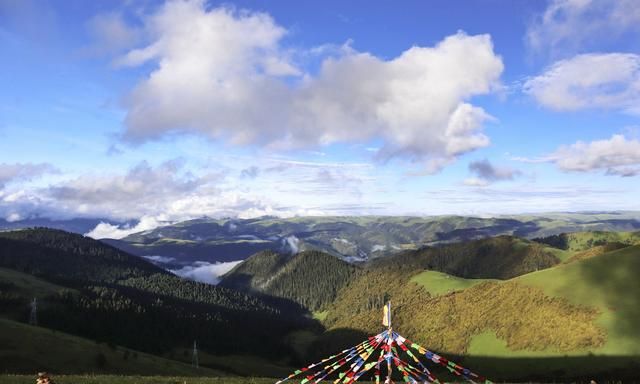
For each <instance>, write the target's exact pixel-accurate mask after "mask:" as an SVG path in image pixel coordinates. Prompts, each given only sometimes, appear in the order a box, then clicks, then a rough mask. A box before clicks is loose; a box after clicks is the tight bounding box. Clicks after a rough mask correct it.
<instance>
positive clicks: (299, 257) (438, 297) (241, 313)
mask: <svg viewBox="0 0 640 384" xmlns="http://www.w3.org/2000/svg"><path fill="white" fill-rule="evenodd" d="M438 220H440V222H438ZM332 228H333V229H332ZM636 228H638V221H637V219H634V218H633V214H630V213H589V214H584V213H583V214H556V215H549V216H548V217H546V218H541V217H536V218H533V217H524V216H520V217H519V219H515V218H499V219H486V218H462V217H444V218H440V219H437V218H405V217H395V218H382V217H364V218H322V219H320V218H295V219H275V218H261V219H255V220H231V219H228V220H212V219H199V220H193V221H188V222H184V223H179V224H176V225H171V226H166V227H161V228H156V229H154V230H152V231H147V232H143V233H139V234H134V235H131V236H129V237H127V238H125V239H123V241H118V242H114V241H108V240H104V241H97V240H94V239H90V238H87V237H84V236H82V235H78V234H73V233H69V232H64V231H61V230H52V229H46V228H36V229H26V230H14V231H6V232H0V309H1V310H2V311H1V312H0V313H1V316H0V318H2V319H0V322H1V323H2V324H0V325H2V329H4V331H0V341H3V343H0V345H4V346H5V348H0V356H1V357H3V359H2V361H3V363H1V364H2V366H1V367H0V369H2V370H4V371H12V372H16V371H22V372H24V371H26V370H27V368H31V367H34V366H38V367H42V369H46V370H50V371H54V372H56V369H58V371H59V372H64V371H65V370H66V371H73V372H87V371H95V372H114V371H116V370H117V369H121V370H122V372H132V373H139V372H140V370H142V371H145V370H146V372H160V371H162V372H167V373H169V374H198V372H195V371H193V370H191V369H190V367H189V366H188V365H187V364H184V363H189V361H190V352H189V350H190V348H192V343H193V341H194V340H197V341H198V345H199V348H201V349H200V352H201V355H202V356H203V361H204V363H203V364H204V366H205V368H203V369H210V370H211V374H212V375H214V374H215V375H218V374H245V375H246V374H254V375H255V374H258V375H264V376H279V375H281V374H284V373H286V372H287V370H289V369H292V368H293V367H295V366H302V365H304V364H306V363H308V362H311V361H316V360H318V359H320V358H322V357H324V356H326V355H329V354H331V353H333V352H335V351H337V350H341V349H343V348H344V347H347V346H350V345H353V344H355V343H357V342H359V341H361V340H362V339H364V338H366V337H367V336H369V335H371V334H373V333H377V332H379V330H380V328H381V325H380V313H381V308H382V306H383V305H384V303H385V302H387V301H391V303H392V307H393V324H394V329H398V330H399V331H401V332H402V334H404V335H405V336H407V337H409V338H411V339H412V340H415V341H416V342H418V343H420V344H422V345H425V346H428V347H430V348H432V349H433V350H436V351H439V352H441V353H443V354H445V355H446V356H448V357H450V358H452V359H454V360H459V361H460V362H463V363H464V364H465V365H467V366H470V367H474V368H475V369H477V370H478V371H481V372H482V373H484V374H486V375H488V376H489V377H492V378H494V379H498V380H500V379H502V380H516V381H517V380H552V379H553V380H556V379H557V380H578V379H587V378H608V379H612V378H619V379H629V378H633V377H635V376H634V375H635V374H636V372H637V369H640V349H638V345H640V333H638V331H637V324H640V312H639V311H638V308H640V305H638V303H639V301H638V300H639V299H638V298H639V297H640V285H638V284H637V279H636V275H637V273H638V272H639V271H640V232H639V231H634V229H636ZM565 229H569V231H565ZM403 231H404V232H403ZM503 232H505V233H503ZM515 232H517V233H518V234H519V235H520V236H516V235H515V234H514V233H515ZM248 233H253V235H254V236H256V237H258V238H264V239H267V240H268V239H269V236H273V237H274V238H273V239H272V240H269V241H270V244H271V245H272V246H271V247H267V246H265V247H264V248H263V249H258V250H257V251H256V252H254V253H252V254H250V255H248V256H246V257H244V260H243V261H239V262H236V263H235V264H234V265H233V267H232V268H230V270H229V271H228V272H226V273H221V275H220V276H219V277H218V278H217V280H219V284H218V285H217V286H214V285H210V284H203V283H198V282H194V281H191V280H189V279H185V278H181V277H180V276H176V274H175V273H172V272H171V270H172V268H168V267H167V263H163V262H161V261H159V260H161V258H162V257H164V258H166V259H170V258H171V259H172V261H169V263H174V264H175V265H188V263H193V262H201V260H202V259H201V257H203V255H206V254H207V253H206V252H205V251H203V253H202V255H196V256H193V254H192V253H191V252H190V251H191V250H192V249H194V247H196V246H197V244H200V245H201V246H202V247H203V248H202V249H207V247H210V248H208V249H210V250H216V249H217V250H220V249H223V248H215V247H216V246H217V245H220V244H216V241H223V240H224V238H225V236H227V239H228V241H229V242H230V243H232V244H236V243H238V244H241V240H247V241H249V240H250V239H246V238H244V236H247V234H248ZM276 234H277V235H276ZM191 236H199V238H194V240H191V241H192V242H189V241H186V240H183V242H180V241H173V240H181V239H183V238H187V237H191ZM292 236H295V238H296V239H297V241H293V239H292ZM162 239H173V240H171V243H172V244H173V245H172V247H174V248H167V249H173V250H174V251H179V252H182V253H173V254H166V255H157V254H156V255H155V256H158V257H156V258H152V259H150V258H149V256H151V255H152V254H151V253H148V254H145V255H144V256H147V257H139V256H136V255H134V254H132V253H130V252H128V250H129V249H137V250H138V251H139V250H141V249H145V248H144V245H140V244H144V243H145V242H146V241H149V244H150V247H151V248H153V247H156V246H159V245H158V243H157V242H159V241H161V240H162ZM216 239H217V240H216ZM334 239H344V240H346V241H349V242H354V243H356V246H357V248H358V249H360V250H362V252H364V253H366V255H364V254H361V255H360V256H357V257H354V256H353V254H352V253H350V252H351V251H352V250H350V249H343V248H340V246H341V244H342V243H345V242H344V241H342V240H337V241H334ZM434 239H435V240H434ZM253 241H255V242H259V240H255V239H254V240H253ZM332 241H333V243H332ZM334 243H335V244H336V245H337V248H336V246H334V245H331V244H334ZM114 245H120V246H121V247H120V248H118V247H114ZM375 245H380V246H382V245H386V246H387V247H388V248H387V249H385V250H382V249H380V248H376V250H375V251H373V247H374V246H375ZM394 246H395V247H397V248H395V247H394ZM234 247H235V245H232V246H230V248H228V249H234V250H237V249H241V248H234ZM329 247H331V248H330V249H329ZM157 249H162V248H157ZM339 250H342V252H339ZM366 250H368V251H369V252H366ZM245 251H246V252H249V250H248V249H245ZM371 251H373V252H371ZM139 253H140V252H139ZM182 254H184V255H187V256H185V257H182V256H181V255H182ZM216 257H218V255H214V256H212V258H211V259H207V260H217V259H216ZM234 257H237V255H236V256H234ZM232 259H233V258H229V259H227V260H232ZM223 260H224V259H223ZM34 297H36V298H37V299H38V308H39V310H38V325H39V326H38V327H34V326H31V325H27V324H25V323H26V322H27V320H28V319H29V303H30V302H31V300H32V299H33V298H34ZM45 330H52V332H53V333H43V332H45ZM78 338H79V339H78ZM19 339H24V340H46V342H47V343H51V344H56V343H60V345H70V344H73V345H76V344H77V345H79V347H78V348H81V349H82V350H87V351H90V352H87V353H88V354H89V355H90V358H87V359H85V360H83V362H82V363H81V364H80V363H79V365H78V366H77V367H76V368H75V370H73V369H71V368H68V365H65V364H64V363H63V362H62V361H61V360H60V359H58V360H55V362H54V360H51V359H49V358H47V357H46V356H42V355H41V354H39V353H38V352H37V351H38V350H40V349H41V347H40V346H38V345H30V344H29V343H26V344H20V343H19ZM43 342H44V341H43ZM92 342H93V343H98V344H95V345H96V347H95V348H93V349H92V348H91V347H90V346H91V345H92V344H91V343H92ZM17 346H19V347H20V348H17ZM80 346H81V347H80ZM52 348H54V349H55V348H56V347H55V346H53V347H52ZM57 350H60V348H58V349H57ZM71 350H77V349H73V348H71ZM71 350H70V352H68V354H69V355H68V356H67V358H68V359H72V358H73V357H71V355H72V352H71ZM59 353H61V354H65V352H64V351H61V352H59ZM134 353H135V354H136V356H140V359H144V360H145V361H146V363H145V364H146V365H140V366H138V368H134V365H132V364H129V363H123V362H121V360H118V363H116V361H115V359H122V360H125V358H124V356H125V355H126V356H128V357H127V358H128V359H130V358H131V356H133V354H134ZM99 355H101V356H102V357H100V356H99ZM69 361H70V360H69ZM105 361H106V363H105ZM127 361H129V360H127ZM159 365H162V366H163V367H164V370H160V369H159V368H157V367H158V366H159ZM140 367H143V368H140ZM189 372H190V373H189Z"/></svg>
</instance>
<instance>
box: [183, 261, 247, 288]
mask: <svg viewBox="0 0 640 384" xmlns="http://www.w3.org/2000/svg"><path fill="white" fill-rule="evenodd" d="M240 263H242V260H238V261H229V262H224V263H215V264H211V263H207V262H205V261H197V262H195V263H194V264H192V265H188V266H185V267H182V268H180V269H176V270H171V272H173V273H175V274H176V275H178V276H180V277H184V278H186V279H190V280H195V281H200V282H202V283H209V284H218V283H219V282H220V276H222V275H224V274H225V273H227V272H229V271H230V270H231V269H233V267H235V266H236V265H238V264H240Z"/></svg>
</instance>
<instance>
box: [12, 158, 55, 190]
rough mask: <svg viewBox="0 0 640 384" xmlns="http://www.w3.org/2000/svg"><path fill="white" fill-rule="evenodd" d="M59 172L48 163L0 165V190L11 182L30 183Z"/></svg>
mask: <svg viewBox="0 0 640 384" xmlns="http://www.w3.org/2000/svg"><path fill="white" fill-rule="evenodd" d="M54 172H57V170H56V168H55V167H54V166H52V165H51V164H47V163H39V164H33V163H15V164H7V163H1V164H0V189H2V188H4V187H5V185H7V184H8V183H11V182H17V181H29V180H33V179H35V178H37V177H40V176H42V175H44V174H47V173H54Z"/></svg>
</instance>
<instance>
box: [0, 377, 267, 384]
mask: <svg viewBox="0 0 640 384" xmlns="http://www.w3.org/2000/svg"><path fill="white" fill-rule="evenodd" d="M52 378H53V380H54V381H55V382H56V383H57V384H273V382H274V380H273V379H266V378H245V377H184V376H182V377H171V376H120V375H117V376H116V375H99V376H53V377H52ZM0 382H1V383H3V384H33V383H34V382H35V375H19V376H15V375H6V376H2V375H0Z"/></svg>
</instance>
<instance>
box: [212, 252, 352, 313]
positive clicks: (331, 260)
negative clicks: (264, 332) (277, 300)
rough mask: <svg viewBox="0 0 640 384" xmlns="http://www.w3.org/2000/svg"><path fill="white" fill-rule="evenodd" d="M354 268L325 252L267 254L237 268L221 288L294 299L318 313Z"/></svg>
mask: <svg viewBox="0 0 640 384" xmlns="http://www.w3.org/2000/svg"><path fill="white" fill-rule="evenodd" d="M355 269H356V268H355V267H354V266H353V265H351V264H348V263H346V262H344V261H342V260H339V259H337V258H336V257H334V256H332V255H328V254H326V253H322V252H316V251H304V252H301V253H298V254H296V255H293V256H289V255H282V254H277V253H275V252H270V251H267V252H261V253H258V254H256V255H254V256H252V257H250V258H249V259H247V260H245V261H244V262H242V263H241V264H239V265H237V266H236V267H235V268H234V269H233V270H231V271H230V272H229V273H227V274H226V275H225V276H224V278H223V279H222V282H221V283H220V285H221V286H223V287H229V288H233V289H238V290H243V291H255V292H260V293H263V294H267V295H271V296H277V297H283V298H287V299H291V300H294V301H296V302H298V303H300V304H302V305H303V306H305V307H306V308H308V309H310V310H313V311H315V310H319V309H322V308H324V307H325V306H326V305H327V304H329V303H331V302H332V301H333V300H334V299H335V297H336V294H337V292H338V291H339V290H340V289H341V288H342V287H344V286H345V285H346V284H347V283H348V282H349V280H350V278H351V276H352V275H353V274H354V272H355Z"/></svg>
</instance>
